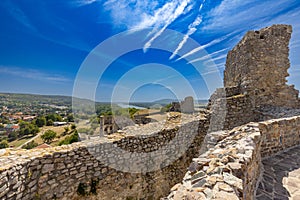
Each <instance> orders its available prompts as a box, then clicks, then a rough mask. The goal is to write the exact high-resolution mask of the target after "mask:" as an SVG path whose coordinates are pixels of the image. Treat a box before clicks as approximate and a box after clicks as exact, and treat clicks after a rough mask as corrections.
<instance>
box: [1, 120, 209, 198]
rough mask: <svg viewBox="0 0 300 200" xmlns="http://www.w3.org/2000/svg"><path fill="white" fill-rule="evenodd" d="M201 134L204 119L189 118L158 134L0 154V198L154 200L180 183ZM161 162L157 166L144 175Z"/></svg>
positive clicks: (203, 129)
mask: <svg viewBox="0 0 300 200" xmlns="http://www.w3.org/2000/svg"><path fill="white" fill-rule="evenodd" d="M153 126H155V124H153ZM133 128H135V127H133ZM207 129H208V120H207V119H205V118H201V117H199V116H190V117H189V119H187V120H183V122H182V123H177V124H176V123H172V124H171V125H168V127H166V128H164V129H163V130H161V131H154V132H152V131H149V132H148V133H146V131H145V130H144V131H143V130H139V129H138V128H137V129H134V130H135V131H136V135H135V136H134V135H129V136H125V137H123V138H120V139H111V140H110V139H101V140H99V141H97V140H95V139H94V140H93V141H89V140H87V141H83V142H80V143H75V144H72V145H66V146H61V147H55V148H49V149H44V150H9V149H6V150H1V152H0V153H1V154H0V155H1V157H0V163H1V166H0V199H159V198H160V197H162V196H165V195H167V194H168V192H169V190H170V188H171V187H172V186H173V185H174V184H176V183H177V182H180V180H182V178H183V176H184V174H185V172H186V168H187V167H188V165H189V163H190V162H191V160H192V158H193V157H194V156H195V155H197V152H198V150H199V148H200V146H201V145H200V144H201V142H202V141H203V138H204V136H205V134H206V131H207ZM166 144H168V147H167V149H164V151H159V150H161V149H163V148H164V146H165V145H166ZM184 145H187V149H184V148H183V147H184ZM121 150H123V151H124V152H126V154H124V155H121V154H120V151H121ZM172 158H174V160H175V162H171V163H170V165H167V163H166V162H168V159H169V160H170V159H172ZM145 159H146V161H145ZM161 160H163V161H164V163H162V164H161V167H160V166H158V169H156V170H154V171H150V172H148V171H147V170H148V169H147V167H149V169H151V167H153V165H155V164H156V163H159V161H161ZM164 164H166V165H164ZM107 165H108V166H107ZM154 169H155V168H154ZM132 171H133V172H135V173H130V172H132ZM78 192H79V193H80V195H79V194H78ZM94 193H95V194H94ZM86 195H88V196H86Z"/></svg>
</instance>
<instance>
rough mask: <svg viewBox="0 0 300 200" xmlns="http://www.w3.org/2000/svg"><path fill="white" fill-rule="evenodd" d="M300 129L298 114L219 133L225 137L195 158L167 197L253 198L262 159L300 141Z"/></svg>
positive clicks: (250, 199) (170, 199)
mask: <svg viewBox="0 0 300 200" xmlns="http://www.w3.org/2000/svg"><path fill="white" fill-rule="evenodd" d="M299 131H300V116H295V117H290V118H282V119H276V120H269V121H265V122H259V123H249V124H246V125H243V126H240V127H236V128H234V129H232V130H230V131H220V132H218V133H216V134H218V135H222V137H223V138H225V139H223V140H221V141H219V142H218V143H217V144H216V145H215V146H213V147H212V148H210V149H209V150H208V151H206V152H204V153H203V154H201V155H200V156H199V157H197V158H194V159H193V162H192V163H191V164H190V166H189V168H188V172H187V173H186V175H185V177H184V179H183V181H182V183H179V184H177V185H175V186H174V187H173V188H172V189H171V191H170V194H169V196H168V198H167V199H169V200H175V199H236V200H238V199H244V200H252V199H254V197H255V196H254V195H255V191H256V186H257V183H258V181H259V177H260V173H261V160H262V159H263V158H265V157H267V156H271V155H274V154H275V153H277V152H279V151H282V150H286V149H288V148H290V147H293V146H296V145H299V144H300V137H299ZM216 134H215V135H216Z"/></svg>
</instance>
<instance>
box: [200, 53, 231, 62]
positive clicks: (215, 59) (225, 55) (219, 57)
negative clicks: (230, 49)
mask: <svg viewBox="0 0 300 200" xmlns="http://www.w3.org/2000/svg"><path fill="white" fill-rule="evenodd" d="M226 57H227V54H223V55H220V56H218V57H216V58H213V59H210V60H208V61H205V62H204V64H208V63H209V62H216V61H217V60H221V59H224V58H226Z"/></svg>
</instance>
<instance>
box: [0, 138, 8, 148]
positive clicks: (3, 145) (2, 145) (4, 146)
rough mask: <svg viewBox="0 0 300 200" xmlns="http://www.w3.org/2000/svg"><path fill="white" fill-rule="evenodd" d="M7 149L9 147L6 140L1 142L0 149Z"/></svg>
mask: <svg viewBox="0 0 300 200" xmlns="http://www.w3.org/2000/svg"><path fill="white" fill-rule="evenodd" d="M8 147H9V145H8V142H7V140H2V141H1V142H0V149H4V148H8Z"/></svg>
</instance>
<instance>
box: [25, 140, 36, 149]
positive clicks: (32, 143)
mask: <svg viewBox="0 0 300 200" xmlns="http://www.w3.org/2000/svg"><path fill="white" fill-rule="evenodd" d="M37 146H38V143H36V142H35V141H31V142H29V143H27V144H26V145H24V146H23V147H22V148H23V149H33V148H35V147H37Z"/></svg>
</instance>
